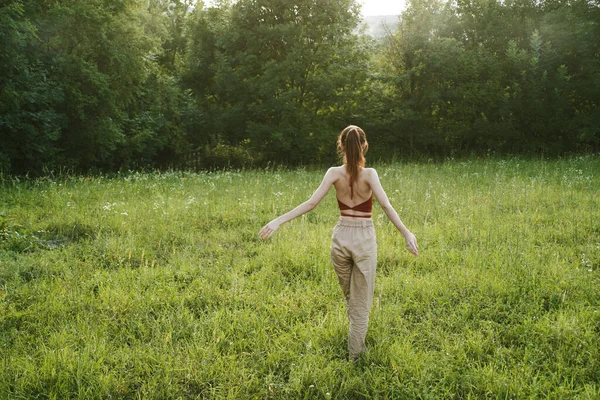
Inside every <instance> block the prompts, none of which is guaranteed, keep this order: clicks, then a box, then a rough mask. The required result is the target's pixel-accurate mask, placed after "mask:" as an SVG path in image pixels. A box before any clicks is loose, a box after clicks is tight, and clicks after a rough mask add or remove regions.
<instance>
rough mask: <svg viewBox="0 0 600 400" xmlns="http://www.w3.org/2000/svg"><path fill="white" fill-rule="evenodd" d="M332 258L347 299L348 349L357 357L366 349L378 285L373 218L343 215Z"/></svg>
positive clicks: (338, 227) (335, 235)
mask: <svg viewBox="0 0 600 400" xmlns="http://www.w3.org/2000/svg"><path fill="white" fill-rule="evenodd" d="M331 261H332V263H333V266H334V268H335V272H336V274H337V277H338V280H339V282H340V286H341V287H342V292H343V293H344V297H345V298H346V309H347V312H348V320H349V322H350V328H349V331H348V352H349V353H350V359H356V358H357V357H358V356H359V355H360V354H361V353H362V352H364V351H365V337H366V335H367V329H368V327H369V312H370V311H371V304H372V303H373V291H374V287H375V269H376V267H377V240H376V238H375V228H374V227H373V220H372V219H362V220H359V219H357V218H349V217H340V219H339V221H338V223H337V225H336V226H335V228H333V235H332V237H331Z"/></svg>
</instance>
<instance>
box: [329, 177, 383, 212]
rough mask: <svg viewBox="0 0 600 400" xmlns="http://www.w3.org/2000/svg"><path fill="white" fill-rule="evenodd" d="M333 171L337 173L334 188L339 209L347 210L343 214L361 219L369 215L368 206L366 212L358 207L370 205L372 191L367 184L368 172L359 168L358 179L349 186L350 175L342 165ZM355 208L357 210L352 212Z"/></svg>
mask: <svg viewBox="0 0 600 400" xmlns="http://www.w3.org/2000/svg"><path fill="white" fill-rule="evenodd" d="M335 169H336V172H337V179H336V180H335V182H334V187H335V194H336V197H337V200H338V204H339V205H340V209H342V210H347V211H344V212H345V213H346V214H348V215H356V216H361V217H363V216H366V215H370V214H371V212H370V204H369V207H367V208H368V210H367V209H363V208H362V207H360V206H361V205H364V204H365V203H370V200H371V197H372V196H373V191H372V190H371V186H370V184H369V174H370V170H369V169H367V168H362V167H361V168H360V169H359V171H358V179H357V180H356V181H352V185H351V179H350V174H348V172H347V171H346V167H345V166H344V165H342V166H340V167H336V168H335ZM357 206H359V207H357ZM355 207H356V208H358V210H353V208H355Z"/></svg>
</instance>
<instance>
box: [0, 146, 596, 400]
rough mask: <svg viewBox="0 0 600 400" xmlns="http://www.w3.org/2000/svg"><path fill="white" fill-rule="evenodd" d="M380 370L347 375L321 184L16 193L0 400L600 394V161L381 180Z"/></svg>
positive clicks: (28, 188) (8, 201)
mask: <svg viewBox="0 0 600 400" xmlns="http://www.w3.org/2000/svg"><path fill="white" fill-rule="evenodd" d="M377 169H378V172H379V176H380V178H381V181H382V183H383V186H384V188H385V189H386V191H387V193H388V195H389V196H390V198H391V200H392V204H393V205H394V206H395V207H396V210H397V211H398V212H399V214H400V216H401V218H402V219H403V221H404V222H405V224H406V225H407V226H408V227H409V228H410V229H411V230H412V231H413V233H415V235H417V238H418V240H419V246H420V252H421V255H420V256H419V257H418V258H414V257H412V256H411V255H410V254H409V253H408V252H407V251H406V250H405V248H404V242H403V239H402V237H401V235H399V234H398V233H397V232H396V231H395V229H394V227H393V225H391V224H390V223H389V222H388V220H387V218H386V217H385V215H384V213H383V212H382V211H381V209H379V208H378V206H375V210H374V220H375V223H376V231H377V235H378V244H379V246H378V247H379V263H378V272H377V280H376V291H375V300H374V304H373V309H372V313H371V325H370V328H369V332H368V335H367V345H368V347H369V350H368V352H367V354H366V355H365V356H364V357H363V358H362V359H361V360H360V361H359V362H358V363H357V364H355V365H352V364H349V363H348V362H347V361H346V358H347V354H346V335H347V321H346V315H345V308H344V303H343V300H342V294H341V290H340V289H339V286H338V283H337V279H336V277H335V273H334V271H333V269H332V267H331V265H330V261H329V240H330V237H331V232H332V228H333V226H334V224H335V223H336V220H337V215H338V210H337V208H336V203H335V198H334V194H333V191H331V192H330V193H329V195H328V196H327V197H326V198H325V200H324V201H323V202H322V203H321V205H319V207H318V208H317V209H315V210H314V211H313V212H311V213H310V214H308V215H305V216H303V217H301V218H299V219H297V220H295V221H292V222H291V223H289V224H286V225H284V226H283V227H282V228H281V229H280V230H279V231H278V232H277V233H276V234H275V236H274V237H273V238H272V239H270V240H268V241H260V240H258V238H257V232H258V230H259V229H260V228H261V227H262V225H264V224H265V223H266V222H268V221H269V220H270V219H272V218H274V217H276V216H278V215H279V214H281V213H283V212H286V211H288V210H289V209H291V208H292V207H294V206H296V205H297V204H299V203H300V202H302V201H304V200H306V199H307V198H308V197H309V196H310V194H311V193H312V191H313V190H314V189H315V188H316V187H317V186H318V184H319V182H320V180H321V178H322V174H323V172H324V171H314V170H267V171H241V172H220V173H200V174H193V173H165V174H159V173H154V174H138V173H131V174H127V175H123V176H121V175H119V176H115V177H112V178H108V177H80V178H65V179H59V178H57V179H54V180H50V179H38V180H30V181H24V182H19V181H17V180H16V179H9V178H4V181H3V184H2V186H0V190H1V191H0V360H1V361H0V366H1V369H0V398H3V399H4V398H9V399H29V398H56V399H63V398H84V399H94V398H98V399H100V398H102V399H107V398H160V399H163V398H235V399H242V398H260V399H264V398H288V399H302V398H307V399H308V398H310V399H312V398H326V399H327V398H332V399H346V398H348V399H359V398H398V399H404V398H421V399H440V398H450V399H468V398H471V399H480V398H493V399H517V398H518V399H522V398H551V399H562V398H565V399H571V398H581V399H593V398H598V397H600V383H599V378H598V377H599V376H600V363H599V361H600V354H599V352H600V316H599V315H598V308H599V300H600V290H599V289H598V286H599V284H600V275H599V274H600V268H599V267H600V195H599V193H600V159H599V158H598V157H597V156H596V157H592V156H589V157H579V158H572V159H567V160H558V161H539V160H538V161H535V160H533V161H525V160H517V159H511V160H474V161H467V162H460V161H447V162H445V163H442V164H394V165H379V166H377Z"/></svg>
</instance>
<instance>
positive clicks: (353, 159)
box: [337, 125, 369, 185]
mask: <svg viewBox="0 0 600 400" xmlns="http://www.w3.org/2000/svg"><path fill="white" fill-rule="evenodd" d="M337 145H338V151H339V152H340V155H343V157H344V164H345V165H346V170H347V171H348V174H349V175H350V185H352V182H355V181H356V180H357V179H358V170H359V168H360V167H364V166H365V156H364V154H365V153H366V152H367V150H368V148H369V143H367V136H366V135H365V132H364V131H363V130H362V129H360V128H359V127H358V126H356V125H349V126H347V127H346V128H344V130H343V131H342V132H341V133H340V136H338V141H337Z"/></svg>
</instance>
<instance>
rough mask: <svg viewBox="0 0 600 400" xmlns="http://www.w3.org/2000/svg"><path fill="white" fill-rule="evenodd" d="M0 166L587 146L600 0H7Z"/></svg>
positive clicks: (595, 91)
mask: <svg viewBox="0 0 600 400" xmlns="http://www.w3.org/2000/svg"><path fill="white" fill-rule="evenodd" d="M2 4H3V5H2V6H0V138H1V140H0V171H1V172H3V173H8V174H31V175H38V174H44V173H48V171H52V170H56V169H64V168H66V169H68V170H71V171H74V172H86V171H116V170H121V169H141V168H163V167H168V166H177V165H181V163H182V160H183V159H184V157H185V155H186V154H189V153H190V152H191V151H197V152H198V154H199V156H198V157H199V159H200V160H201V163H202V165H201V166H202V167H205V168H213V167H222V166H233V167H240V166H261V165H264V164H266V163H281V164H286V165H298V164H303V165H306V164H326V163H331V162H334V161H335V158H336V154H335V147H334V145H333V143H334V140H335V137H336V135H337V134H338V132H339V131H340V130H341V129H342V128H343V127H344V126H346V125H348V124H350V123H353V124H357V125H360V126H361V127H363V128H364V129H365V131H366V132H367V135H368V137H369V140H370V142H371V143H372V145H371V148H370V157H371V158H370V159H371V160H373V159H376V160H377V159H380V160H389V159H395V158H399V157H402V158H411V157H412V158H414V157H423V156H426V157H455V156H459V157H460V156H471V155H490V154H499V155H503V154H524V155H544V156H546V155H547V156H558V155H565V154H574V153H584V152H596V151H599V150H600V105H599V102H600V26H599V21H600V1H598V0H569V1H567V0H504V1H500V0H451V1H447V2H445V1H438V0H413V1H410V2H409V3H408V7H407V9H406V11H405V12H404V13H403V14H402V15H401V21H400V23H399V25H398V28H397V30H395V31H394V32H389V35H387V36H386V37H385V38H380V39H375V38H372V37H370V36H368V35H367V34H366V33H365V29H364V27H361V16H360V7H359V4H358V3H357V2H355V1H354V0H319V1H316V0H294V1H286V0H238V1H236V2H231V1H227V0H224V1H217V2H215V3H214V4H212V5H210V6H207V5H205V4H203V3H202V2H198V1H193V0H72V1H56V0H7V1H3V2H2Z"/></svg>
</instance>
